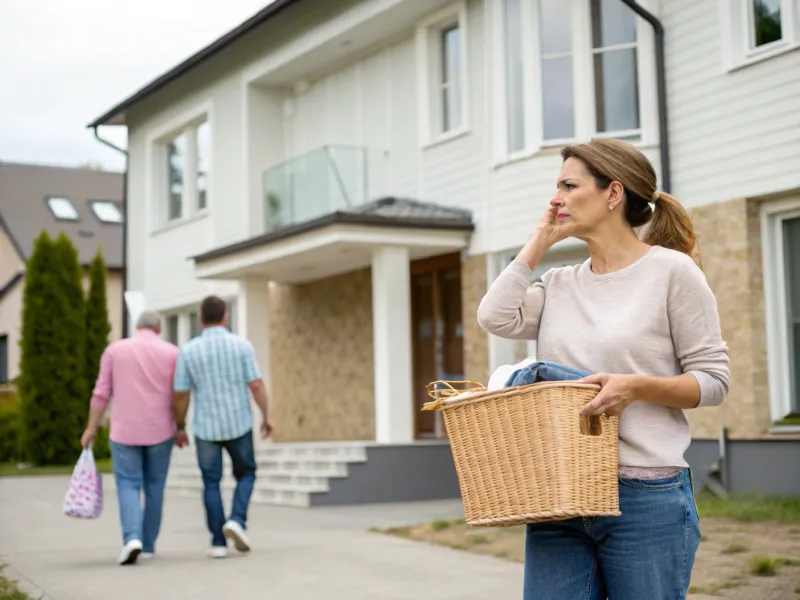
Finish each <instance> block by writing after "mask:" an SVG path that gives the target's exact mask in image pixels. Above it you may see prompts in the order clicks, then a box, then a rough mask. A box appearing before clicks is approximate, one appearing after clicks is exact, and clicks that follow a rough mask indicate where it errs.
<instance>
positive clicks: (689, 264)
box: [667, 256, 730, 406]
mask: <svg viewBox="0 0 800 600" xmlns="http://www.w3.org/2000/svg"><path fill="white" fill-rule="evenodd" d="M667 311H668V314H669V323H670V331H671V333H672V341H673V344H674V345H675V354H676V356H677V358H678V360H679V361H680V364H681V368H682V370H683V372H684V373H690V374H692V375H693V376H694V377H695V379H697V382H698V384H699V385H700V403H699V404H698V406H717V405H719V404H722V402H723V400H724V399H725V396H726V395H727V394H728V391H729V389H730V371H729V368H728V362H729V361H728V346H727V345H726V344H725V342H724V341H723V340H722V332H721V330H720V322H719V313H718V311H717V300H716V298H715V297H714V293H713V292H712V291H711V288H710V287H709V286H708V283H707V281H706V279H705V275H704V274H703V272H702V271H701V270H700V268H699V267H698V266H697V265H696V264H695V263H694V261H692V259H691V258H689V257H688V256H686V257H685V260H683V259H682V260H681V261H680V263H679V264H678V265H677V266H676V268H675V269H673V271H672V276H671V278H670V284H669V292H668V296H667Z"/></svg>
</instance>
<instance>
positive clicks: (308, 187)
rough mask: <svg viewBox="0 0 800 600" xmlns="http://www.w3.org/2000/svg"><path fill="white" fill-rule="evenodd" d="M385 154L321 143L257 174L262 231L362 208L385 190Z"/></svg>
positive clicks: (386, 168) (368, 149) (360, 148)
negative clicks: (260, 181)
mask: <svg viewBox="0 0 800 600" xmlns="http://www.w3.org/2000/svg"><path fill="white" fill-rule="evenodd" d="M388 157H389V153H388V152H387V151H384V150H378V149H374V148H365V147H361V146H346V145H333V146H323V147H321V148H318V149H317V150H313V151H311V152H308V153H307V154H303V155H300V156H297V157H295V158H292V159H290V160H287V161H284V162H282V163H279V164H277V165H275V166H273V167H271V168H269V169H267V170H266V171H264V175H263V190H264V233H271V232H274V231H277V230H279V229H283V228H286V227H291V226H293V225H299V224H301V223H307V222H309V221H313V220H315V219H318V218H320V217H324V216H325V215H329V214H332V213H335V212H337V211H341V210H348V209H352V208H355V207H358V206H362V205H364V204H366V203H368V202H370V201H371V200H374V199H376V198H379V197H381V196H385V195H387V194H388V192H389V190H388V189H387V187H388Z"/></svg>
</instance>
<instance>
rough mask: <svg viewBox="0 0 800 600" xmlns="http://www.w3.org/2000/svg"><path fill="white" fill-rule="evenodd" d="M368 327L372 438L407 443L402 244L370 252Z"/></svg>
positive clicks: (406, 298) (407, 316)
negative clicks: (372, 371) (372, 384)
mask: <svg viewBox="0 0 800 600" xmlns="http://www.w3.org/2000/svg"><path fill="white" fill-rule="evenodd" d="M372 329H373V348H374V360H375V440H376V441H377V442H379V443H383V444H392V443H408V442H411V441H413V439H414V414H413V402H412V394H411V385H412V377H413V374H412V368H411V282H410V274H409V255H408V249H407V248H402V247H384V248H378V249H377V250H375V252H374V254H373V255H372Z"/></svg>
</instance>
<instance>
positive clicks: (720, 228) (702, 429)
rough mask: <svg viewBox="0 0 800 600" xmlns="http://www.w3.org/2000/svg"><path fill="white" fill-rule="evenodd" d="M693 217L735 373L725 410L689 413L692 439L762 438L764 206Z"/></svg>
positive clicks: (717, 208)
mask: <svg viewBox="0 0 800 600" xmlns="http://www.w3.org/2000/svg"><path fill="white" fill-rule="evenodd" d="M691 214H692V220H693V221H694V224H695V229H696V232H697V237H698V241H699V245H700V260H701V262H702V267H703V271H704V272H705V274H706V278H707V279H708V283H709V285H710V286H711V289H712V290H713V291H714V294H715V295H716V298H717V304H718V306H719V313H720V321H721V323H722V338H723V339H724V340H725V341H726V342H727V344H728V347H729V351H730V369H731V391H730V394H729V395H728V398H727V399H726V400H725V402H724V403H723V404H722V406H719V407H713V408H700V409H694V410H690V411H687V414H688V417H689V421H690V423H691V427H692V437H694V438H717V437H718V436H719V430H720V427H721V426H723V425H725V426H727V427H728V432H729V435H730V437H732V438H754V437H760V436H762V435H764V434H765V433H766V430H767V429H768V428H769V426H770V413H769V387H768V383H767V347H766V334H765V326H766V323H765V315H764V280H763V273H762V263H761V228H760V220H759V206H758V203H757V202H754V201H748V200H744V199H739V200H731V201H729V202H721V203H717V204H710V205H707V206H701V207H697V208H695V209H693V210H692V211H691Z"/></svg>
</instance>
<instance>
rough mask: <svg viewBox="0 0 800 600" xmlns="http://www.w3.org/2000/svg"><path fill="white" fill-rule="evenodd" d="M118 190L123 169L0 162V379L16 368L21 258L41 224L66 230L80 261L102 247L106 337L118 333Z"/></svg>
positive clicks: (4, 380)
mask: <svg viewBox="0 0 800 600" xmlns="http://www.w3.org/2000/svg"><path fill="white" fill-rule="evenodd" d="M122 191H123V175H122V174H120V173H109V172H105V171H95V170H90V169H71V168H65V167H51V166H40V165H29V164H16V163H8V162H0V384H2V383H7V382H10V381H13V380H14V379H15V378H16V377H17V375H19V357H20V348H19V337H20V326H21V321H22V298H23V292H24V289H25V264H26V262H27V260H28V258H30V255H31V252H32V251H33V245H34V241H35V240H36V238H37V237H38V236H39V234H40V233H41V232H42V230H43V229H45V230H47V231H48V232H49V233H50V235H52V236H54V237H55V236H56V235H58V233H59V232H60V231H64V232H65V233H66V234H67V235H68V236H69V237H70V239H72V241H73V243H74V244H75V247H76V248H77V250H78V257H79V260H80V262H81V265H82V266H84V267H88V266H89V263H90V262H91V260H92V258H94V255H95V253H96V252H97V249H98V248H99V247H102V251H103V257H104V259H105V261H106V266H107V268H108V277H107V279H106V295H107V302H108V317H109V322H110V324H111V333H110V339H118V338H120V337H122V285H123V284H122V267H123V264H122V232H123V230H122V203H121V199H122ZM83 282H84V287H85V288H86V289H88V285H89V277H88V269H87V271H86V273H85V274H84V278H83Z"/></svg>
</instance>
